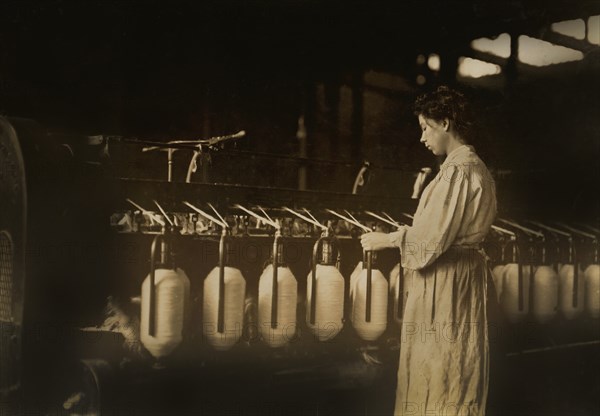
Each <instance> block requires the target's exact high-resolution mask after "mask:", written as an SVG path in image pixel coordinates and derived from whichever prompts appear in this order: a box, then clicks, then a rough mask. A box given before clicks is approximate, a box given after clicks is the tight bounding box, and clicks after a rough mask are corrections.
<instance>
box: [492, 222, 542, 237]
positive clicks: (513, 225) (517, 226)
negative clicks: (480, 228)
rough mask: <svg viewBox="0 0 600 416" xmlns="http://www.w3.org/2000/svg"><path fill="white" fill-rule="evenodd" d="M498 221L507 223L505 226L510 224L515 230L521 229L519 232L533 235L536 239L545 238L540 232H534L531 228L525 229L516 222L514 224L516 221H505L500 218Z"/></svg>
mask: <svg viewBox="0 0 600 416" xmlns="http://www.w3.org/2000/svg"><path fill="white" fill-rule="evenodd" d="M498 221H500V222H503V223H505V224H508V225H510V226H512V227H515V228H517V229H519V230H521V231H523V232H524V233H527V234H531V235H535V236H536V237H540V238H543V237H544V234H543V233H541V232H539V231H535V230H532V229H531V228H527V227H524V226H522V225H521V224H517V223H516V222H514V221H510V220H505V219H503V218H498Z"/></svg>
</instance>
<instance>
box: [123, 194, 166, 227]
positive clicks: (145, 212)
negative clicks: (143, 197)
mask: <svg viewBox="0 0 600 416" xmlns="http://www.w3.org/2000/svg"><path fill="white" fill-rule="evenodd" d="M125 201H127V202H129V203H130V204H131V205H133V206H134V207H136V208H137V209H139V210H140V211H142V213H143V214H144V215H148V216H149V217H150V219H152V220H154V221H156V222H157V223H159V224H160V225H162V226H164V225H165V223H164V221H163V220H161V219H160V217H159V216H158V215H156V214H155V213H153V212H150V211H148V210H147V209H144V208H142V207H141V206H139V205H138V204H136V203H135V202H133V201H132V200H131V199H129V198H126V199H125Z"/></svg>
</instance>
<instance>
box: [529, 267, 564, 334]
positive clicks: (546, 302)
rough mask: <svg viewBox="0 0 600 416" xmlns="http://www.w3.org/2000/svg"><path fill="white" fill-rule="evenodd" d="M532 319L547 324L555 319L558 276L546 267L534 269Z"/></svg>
mask: <svg viewBox="0 0 600 416" xmlns="http://www.w3.org/2000/svg"><path fill="white" fill-rule="evenodd" d="M531 290H532V291H533V293H532V296H533V304H532V311H531V312H532V314H533V318H534V319H535V320H536V321H537V322H539V323H547V322H549V321H551V320H552V319H554V317H556V312H557V309H558V274H557V273H556V271H555V270H554V268H552V267H551V266H548V265H541V266H538V267H537V268H536V269H535V273H534V275H533V288H532V289H531Z"/></svg>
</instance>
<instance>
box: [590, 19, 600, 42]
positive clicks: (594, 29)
mask: <svg viewBox="0 0 600 416" xmlns="http://www.w3.org/2000/svg"><path fill="white" fill-rule="evenodd" d="M587 39H588V42H589V43H592V44H594V45H600V16H592V17H590V18H589V19H588V33H587Z"/></svg>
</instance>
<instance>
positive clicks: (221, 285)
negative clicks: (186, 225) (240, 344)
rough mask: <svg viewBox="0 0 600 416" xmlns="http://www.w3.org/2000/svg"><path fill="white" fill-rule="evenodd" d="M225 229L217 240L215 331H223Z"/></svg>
mask: <svg viewBox="0 0 600 416" xmlns="http://www.w3.org/2000/svg"><path fill="white" fill-rule="evenodd" d="M226 235H227V229H226V228H225V227H223V231H222V233H221V239H220V240H219V300H218V302H219V303H218V305H217V308H218V309H217V332H219V333H220V334H222V333H223V332H225V237H226Z"/></svg>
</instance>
